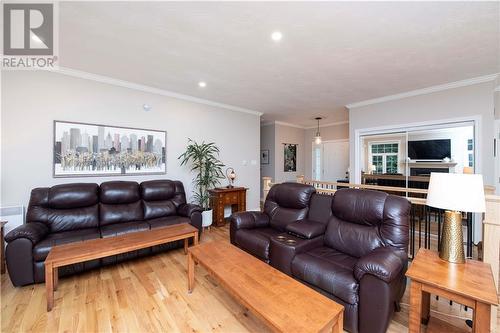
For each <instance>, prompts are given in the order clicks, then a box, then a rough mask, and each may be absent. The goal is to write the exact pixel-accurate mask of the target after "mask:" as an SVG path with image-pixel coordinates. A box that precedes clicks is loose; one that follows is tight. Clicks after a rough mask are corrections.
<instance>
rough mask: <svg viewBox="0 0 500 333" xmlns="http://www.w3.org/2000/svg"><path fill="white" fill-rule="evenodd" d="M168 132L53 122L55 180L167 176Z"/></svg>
mask: <svg viewBox="0 0 500 333" xmlns="http://www.w3.org/2000/svg"><path fill="white" fill-rule="evenodd" d="M166 147H167V132H165V131H159V130H149V129H140V128H131V127H118V126H108V125H96V124H86V123H76V122H68V121H59V120H55V121H54V154H53V170H54V173H53V176H54V177H96V176H120V175H152V174H165V173H166V172H167V163H166Z"/></svg>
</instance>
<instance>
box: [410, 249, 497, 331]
mask: <svg viewBox="0 0 500 333" xmlns="http://www.w3.org/2000/svg"><path fill="white" fill-rule="evenodd" d="M406 276H408V277H409V278H410V279H411V284H410V318H409V332H410V333H415V332H420V330H421V324H422V323H423V324H429V325H428V327H427V332H443V326H440V328H436V327H433V326H434V325H437V322H438V321H434V320H431V321H429V319H430V295H431V294H433V295H438V296H442V297H444V298H447V299H449V300H452V301H455V302H457V303H459V304H462V305H465V306H468V307H470V308H472V309H474V312H473V327H472V331H473V332H478V333H479V332H481V333H483V332H490V318H491V315H490V312H491V306H492V305H497V304H498V296H497V290H496V288H495V281H494V280H493V274H492V272H491V266H490V265H489V264H486V263H483V262H480V261H475V260H467V261H466V262H465V263H464V264H452V263H449V262H447V261H444V260H442V259H440V258H439V256H438V253H437V252H434V251H431V250H427V249H420V250H419V251H418V253H417V255H416V256H415V258H414V259H413V261H412V264H411V266H410V268H409V269H408V272H406ZM435 323H436V324H435ZM443 324H444V323H443V322H439V325H443ZM453 329H454V328H453V327H450V328H449V329H446V331H453Z"/></svg>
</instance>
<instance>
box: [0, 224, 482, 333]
mask: <svg viewBox="0 0 500 333" xmlns="http://www.w3.org/2000/svg"><path fill="white" fill-rule="evenodd" d="M228 234H229V229H228V228H227V227H223V228H212V230H211V231H210V232H207V231H205V232H204V233H203V236H202V242H207V241H211V240H217V239H225V240H228V238H229V235H228ZM186 263H187V257H186V256H185V255H184V252H183V249H178V250H175V251H170V252H167V253H163V254H159V255H156V256H151V257H146V258H140V259H138V260H134V261H129V262H125V263H122V264H118V265H115V266H108V267H105V268H101V269H98V270H94V271H90V272H86V273H84V274H80V275H78V276H72V277H68V278H62V279H60V280H59V288H58V290H57V291H56V293H55V303H54V308H53V310H52V312H46V298H45V288H44V287H45V286H44V284H37V285H31V286H26V287H23V288H15V287H13V286H12V284H11V283H10V280H9V278H8V276H7V275H6V274H4V275H2V276H1V331H2V332H27V331H31V332H109V331H115V332H268V331H269V329H268V328H267V327H266V326H264V324H262V323H261V322H260V321H259V319H257V318H256V317H255V316H254V315H252V313H250V312H248V311H246V309H244V308H243V307H242V306H240V305H239V304H238V302H236V301H235V300H234V299H232V298H231V296H230V295H229V294H228V293H226V291H225V290H224V289H223V288H222V287H220V286H218V284H217V283H216V282H215V281H214V280H213V279H212V278H211V277H210V276H209V275H208V273H207V272H206V271H205V270H204V269H203V268H202V267H197V268H196V275H195V279H196V290H195V292H193V293H192V294H188V293H187V275H186ZM407 290H408V288H407ZM407 294H408V293H406V294H405V296H404V298H403V304H402V311H401V312H399V313H396V315H395V316H394V319H393V320H392V322H391V325H390V327H389V330H388V332H391V333H396V332H407V331H408V329H407V322H408V305H407V304H408V295H407ZM431 309H432V313H431V315H432V316H436V317H439V318H440V319H444V320H446V321H449V322H452V323H453V324H454V325H457V326H460V327H465V324H464V322H463V320H462V319H460V318H461V317H462V318H465V317H468V318H470V317H471V315H472V311H471V310H470V309H469V310H468V311H467V312H466V311H465V310H464V308H463V307H461V306H459V305H458V304H456V303H454V304H453V305H452V306H450V305H449V303H448V301H446V300H444V299H440V300H439V301H436V300H435V298H434V297H432V303H431ZM441 313H445V314H449V315H443V314H441Z"/></svg>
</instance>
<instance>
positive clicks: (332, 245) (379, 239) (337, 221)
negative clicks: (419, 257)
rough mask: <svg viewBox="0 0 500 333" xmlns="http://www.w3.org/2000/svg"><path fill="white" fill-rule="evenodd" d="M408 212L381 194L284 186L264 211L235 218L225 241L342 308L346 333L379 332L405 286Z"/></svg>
mask: <svg viewBox="0 0 500 333" xmlns="http://www.w3.org/2000/svg"><path fill="white" fill-rule="evenodd" d="M294 197H295V199H294ZM306 198H309V202H308V203H307V204H305V199H306ZM281 210H285V211H286V212H287V214H284V213H282V212H281ZM292 210H293V211H292ZM409 213H410V203H409V202H408V201H407V200H406V199H404V198H401V197H397V196H393V195H388V194H386V193H383V192H377V191H368V190H355V189H340V190H338V191H337V192H336V193H335V195H333V196H327V195H322V194H317V193H315V191H314V189H313V188H312V187H309V186H306V185H301V184H295V183H284V184H278V185H274V186H273V187H272V188H271V190H270V192H269V195H268V197H267V198H266V202H265V205H264V212H262V213H260V212H242V213H236V214H233V216H232V221H231V230H230V232H231V242H232V243H233V244H234V245H236V246H238V247H240V248H242V249H244V250H245V251H247V252H249V253H251V254H253V255H255V256H256V257H258V258H260V259H262V260H265V261H267V262H269V263H270V264H271V265H272V266H274V267H275V268H277V269H279V270H281V271H283V272H284V273H286V274H289V275H290V276H292V277H294V278H295V279H297V280H299V281H301V282H302V283H304V284H306V285H308V286H310V287H311V288H313V289H315V290H317V291H318V292H320V293H322V294H324V295H325V296H327V297H329V298H331V299H333V300H334V301H335V302H337V303H339V304H342V305H343V306H344V307H345V312H344V329H346V330H347V331H349V332H352V333H356V332H360V333H381V332H385V331H386V330H387V326H388V325H389V322H390V320H391V317H392V314H393V312H394V310H395V308H396V306H397V305H398V302H399V300H400V299H401V297H402V296H403V294H404V291H405V287H406V279H405V272H406V269H407V265H408V257H407V248H408V223H409V222H408V219H409ZM296 217H298V218H296ZM272 221H274V222H272ZM276 226H280V228H276ZM270 229H272V231H270ZM278 235H284V236H286V237H287V238H288V239H292V240H294V241H295V244H293V245H289V244H287V243H285V242H283V241H280V240H278V238H277V236H278ZM311 311H314V309H311Z"/></svg>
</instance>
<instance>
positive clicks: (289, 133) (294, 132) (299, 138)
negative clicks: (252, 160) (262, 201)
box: [273, 124, 305, 183]
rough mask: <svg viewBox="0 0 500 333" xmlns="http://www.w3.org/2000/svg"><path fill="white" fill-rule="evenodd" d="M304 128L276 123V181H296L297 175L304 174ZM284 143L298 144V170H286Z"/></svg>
mask: <svg viewBox="0 0 500 333" xmlns="http://www.w3.org/2000/svg"><path fill="white" fill-rule="evenodd" d="M304 132H305V131H304V129H303V128H297V127H292V126H286V125H280V124H275V149H276V150H275V157H276V159H275V161H276V164H275V173H274V179H273V180H274V181H276V182H279V183H282V182H287V181H296V178H297V175H303V174H304V159H305V149H304V135H305V133H304ZM284 143H293V144H297V145H298V146H297V171H296V172H284V163H285V161H284V147H283V144H284Z"/></svg>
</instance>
